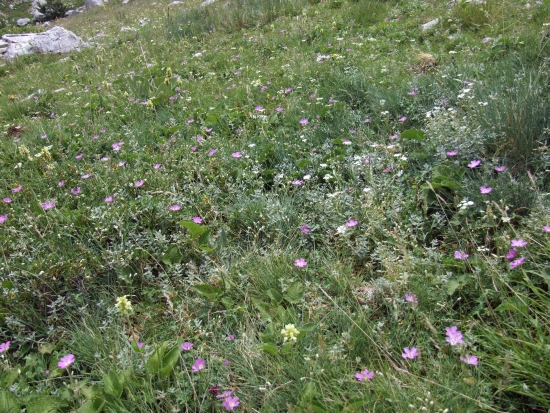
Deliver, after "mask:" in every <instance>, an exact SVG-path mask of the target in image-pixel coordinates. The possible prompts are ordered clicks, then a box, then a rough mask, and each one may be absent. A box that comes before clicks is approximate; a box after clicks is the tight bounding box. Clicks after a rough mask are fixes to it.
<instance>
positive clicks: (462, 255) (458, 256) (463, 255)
mask: <svg viewBox="0 0 550 413" xmlns="http://www.w3.org/2000/svg"><path fill="white" fill-rule="evenodd" d="M469 256H470V254H466V253H465V252H463V251H455V258H456V259H457V260H465V259H467V258H468V257H469Z"/></svg>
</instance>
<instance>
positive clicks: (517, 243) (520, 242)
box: [512, 239, 528, 248]
mask: <svg viewBox="0 0 550 413" xmlns="http://www.w3.org/2000/svg"><path fill="white" fill-rule="evenodd" d="M527 244H528V242H527V241H525V240H523V239H513V240H512V247H516V248H523V247H525V246H526V245H527Z"/></svg>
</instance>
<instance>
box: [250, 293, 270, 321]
mask: <svg viewBox="0 0 550 413" xmlns="http://www.w3.org/2000/svg"><path fill="white" fill-rule="evenodd" d="M252 304H254V307H256V309H257V310H258V311H259V312H260V318H261V319H262V320H263V321H271V307H270V306H269V304H267V303H264V302H263V301H260V300H258V299H256V298H253V299H252Z"/></svg>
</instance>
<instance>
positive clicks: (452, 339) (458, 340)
mask: <svg viewBox="0 0 550 413" xmlns="http://www.w3.org/2000/svg"><path fill="white" fill-rule="evenodd" d="M445 331H446V332H447V333H446V334H447V338H446V339H445V341H446V342H447V343H449V344H450V345H451V346H456V345H457V344H464V340H462V333H461V332H460V330H459V329H458V327H457V326H452V327H447V328H446V329H445Z"/></svg>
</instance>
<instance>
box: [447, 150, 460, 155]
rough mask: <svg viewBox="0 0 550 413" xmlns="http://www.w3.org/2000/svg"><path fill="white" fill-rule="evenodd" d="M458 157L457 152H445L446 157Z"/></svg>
mask: <svg viewBox="0 0 550 413" xmlns="http://www.w3.org/2000/svg"><path fill="white" fill-rule="evenodd" d="M456 155H458V151H447V156H456Z"/></svg>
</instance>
